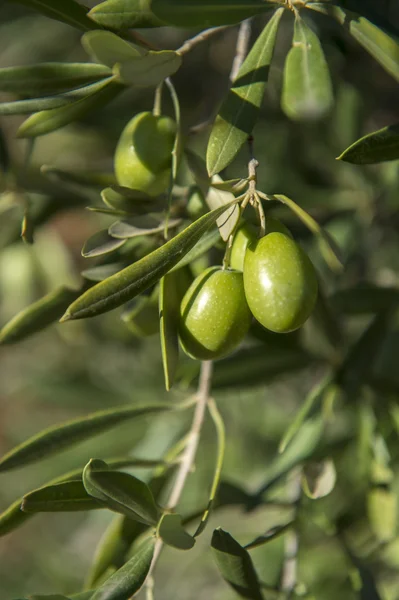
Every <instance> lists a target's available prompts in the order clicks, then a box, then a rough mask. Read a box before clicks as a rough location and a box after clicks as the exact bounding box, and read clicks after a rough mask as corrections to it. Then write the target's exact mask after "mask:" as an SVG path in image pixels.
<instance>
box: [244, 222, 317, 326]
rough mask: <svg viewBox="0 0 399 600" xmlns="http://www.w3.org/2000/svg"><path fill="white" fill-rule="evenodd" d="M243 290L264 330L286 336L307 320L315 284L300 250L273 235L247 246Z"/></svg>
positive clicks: (310, 310) (282, 238)
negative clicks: (285, 334)
mask: <svg viewBox="0 0 399 600" xmlns="http://www.w3.org/2000/svg"><path fill="white" fill-rule="evenodd" d="M244 288H245V296H246V298H247V302H248V305H249V308H250V309H251V312H252V314H253V315H254V317H255V319H256V320H257V321H259V323H260V324H261V325H263V327H266V329H270V330H271V331H275V332H277V333H286V332H289V331H295V329H298V328H299V327H301V326H302V325H303V324H304V323H305V321H306V320H307V319H308V317H309V316H310V314H311V312H312V311H313V308H314V306H315V303H316V299H317V290H318V285H317V277H316V272H315V270H314V267H313V265H312V263H311V262H310V260H309V258H308V256H307V255H306V254H305V252H304V251H303V250H302V248H301V247H300V246H298V244H296V242H294V240H293V239H291V238H290V237H288V236H287V235H285V234H284V233H280V232H273V233H269V234H268V235H266V236H265V237H263V238H261V239H260V240H257V241H256V242H255V243H251V244H249V245H248V247H247V251H246V253H245V261H244Z"/></svg>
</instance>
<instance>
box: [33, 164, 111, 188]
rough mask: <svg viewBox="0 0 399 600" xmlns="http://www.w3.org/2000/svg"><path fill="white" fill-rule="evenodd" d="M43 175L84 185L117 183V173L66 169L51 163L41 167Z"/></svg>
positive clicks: (52, 179) (64, 181)
mask: <svg viewBox="0 0 399 600" xmlns="http://www.w3.org/2000/svg"><path fill="white" fill-rule="evenodd" d="M40 172H41V174H42V175H44V176H45V177H47V178H48V179H50V180H51V181H55V182H57V183H59V182H60V181H61V182H62V183H70V184H77V185H83V186H89V187H92V186H103V185H113V184H114V183H116V179H115V175H114V174H113V173H106V172H105V173H104V171H86V170H85V171H83V170H79V171H64V170H63V169H58V168H57V167H53V166H51V165H42V166H41V167H40Z"/></svg>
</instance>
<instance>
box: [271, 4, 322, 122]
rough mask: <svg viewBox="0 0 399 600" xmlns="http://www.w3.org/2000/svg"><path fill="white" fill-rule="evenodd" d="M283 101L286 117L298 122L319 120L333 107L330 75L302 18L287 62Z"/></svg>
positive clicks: (296, 26) (317, 44)
mask: <svg viewBox="0 0 399 600" xmlns="http://www.w3.org/2000/svg"><path fill="white" fill-rule="evenodd" d="M281 102H282V108H283V110H284V112H285V114H286V115H287V116H288V117H290V118H291V119H298V120H307V119H309V120H312V119H319V118H320V117H323V116H324V115H325V114H326V113H327V112H328V111H329V110H330V108H331V107H332V104H333V93H332V84H331V78H330V73H329V70H328V65H327V62H326V59H325V57H324V52H323V49H322V47H321V44H320V41H319V38H318V37H317V35H316V34H315V33H314V31H313V30H312V29H311V28H310V27H309V26H308V25H307V24H306V23H305V21H304V20H303V19H302V18H301V17H300V16H299V15H297V17H296V19H295V26H294V37H293V40H292V48H291V50H290V51H289V53H288V56H287V58H286V61H285V66H284V82H283V93H282V99H281Z"/></svg>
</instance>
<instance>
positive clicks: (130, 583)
mask: <svg viewBox="0 0 399 600" xmlns="http://www.w3.org/2000/svg"><path fill="white" fill-rule="evenodd" d="M154 547H155V538H154V537H153V536H151V537H149V538H147V539H146V540H144V541H143V542H142V543H141V544H140V546H139V547H138V548H137V549H136V551H135V553H134V555H133V557H132V558H131V559H130V560H128V561H127V562H126V563H125V564H124V565H123V567H121V568H120V569H119V570H118V571H116V573H114V574H113V575H111V577H109V578H108V579H107V580H106V581H105V582H104V583H103V584H102V585H101V586H100V587H99V588H97V590H96V591H95V592H94V595H93V596H92V597H91V600H122V599H124V598H131V597H132V596H133V595H134V594H135V593H136V592H138V590H139V589H140V588H141V586H142V585H143V583H144V582H145V580H146V577H147V575H148V571H149V570H150V566H151V562H152V557H153V555H154Z"/></svg>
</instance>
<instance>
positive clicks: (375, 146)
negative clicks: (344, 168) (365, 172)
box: [337, 57, 399, 165]
mask: <svg viewBox="0 0 399 600" xmlns="http://www.w3.org/2000/svg"><path fill="white" fill-rule="evenodd" d="M398 60H399V57H398ZM337 160H343V161H345V162H349V163H353V164H355V165H371V164H374V163H380V162H384V161H387V160H399V124H395V125H389V126H388V127H383V128H382V129H379V130H378V131H373V132H372V133H369V134H367V135H365V136H364V137H362V138H360V140H357V141H356V142H354V143H353V144H351V145H350V146H349V148H347V149H346V150H344V151H343V152H342V154H341V155H340V156H338V158H337Z"/></svg>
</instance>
